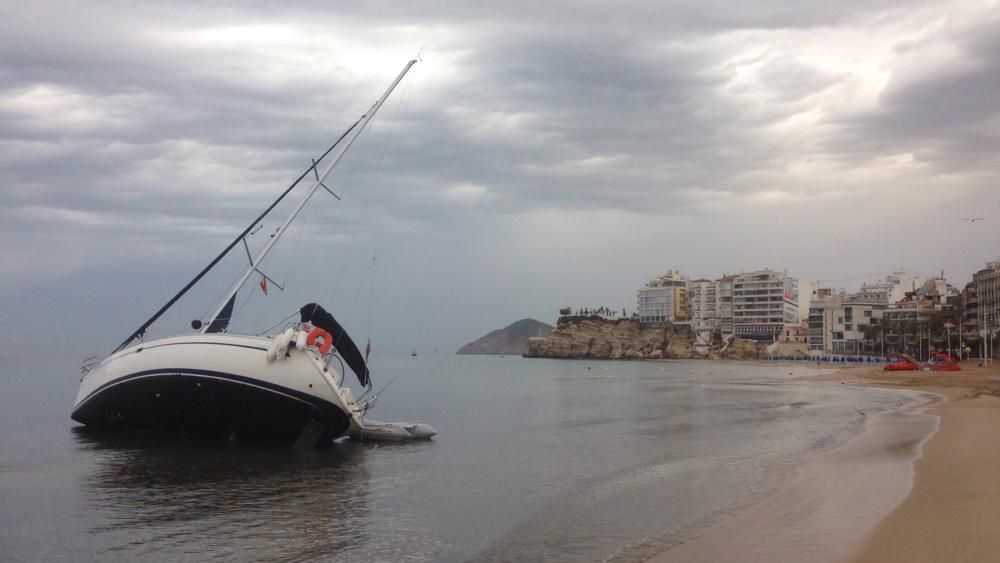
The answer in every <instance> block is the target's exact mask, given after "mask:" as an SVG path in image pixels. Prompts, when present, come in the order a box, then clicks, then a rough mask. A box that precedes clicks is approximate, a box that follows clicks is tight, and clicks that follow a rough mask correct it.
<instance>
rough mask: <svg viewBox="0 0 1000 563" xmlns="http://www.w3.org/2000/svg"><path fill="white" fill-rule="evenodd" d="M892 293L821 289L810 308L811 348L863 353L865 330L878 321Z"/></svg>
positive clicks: (829, 351) (844, 352)
mask: <svg viewBox="0 0 1000 563" xmlns="http://www.w3.org/2000/svg"><path fill="white" fill-rule="evenodd" d="M889 294H890V293H889V292H888V291H886V292H875V291H867V292H866V291H861V292H858V293H852V294H846V293H843V292H841V293H837V294H831V293H830V292H829V291H828V290H827V291H823V290H820V292H819V293H817V296H816V297H814V298H813V300H812V303H811V305H810V307H809V321H808V327H809V349H810V350H815V351H822V352H828V353H834V354H860V353H861V352H862V351H863V346H864V341H865V333H864V331H865V329H866V328H867V327H868V326H869V325H871V324H874V323H878V322H879V319H881V318H882V316H883V314H884V313H885V311H886V308H887V307H888V305H889V303H888V300H887V299H888V296H889Z"/></svg>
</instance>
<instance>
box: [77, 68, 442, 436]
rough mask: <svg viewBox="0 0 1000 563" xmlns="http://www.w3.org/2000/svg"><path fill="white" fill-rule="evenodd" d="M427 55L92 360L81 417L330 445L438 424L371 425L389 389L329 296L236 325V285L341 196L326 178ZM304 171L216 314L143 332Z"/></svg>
mask: <svg viewBox="0 0 1000 563" xmlns="http://www.w3.org/2000/svg"><path fill="white" fill-rule="evenodd" d="M416 62H417V61H416V60H411V61H409V62H408V63H407V64H406V65H405V67H404V68H403V70H402V71H401V72H400V73H399V75H398V76H397V77H396V78H395V80H394V81H393V82H392V84H391V85H390V86H389V88H388V89H387V90H386V91H385V92H384V93H383V94H382V96H381V97H380V98H379V99H378V100H377V101H376V102H375V104H374V105H372V106H371V108H370V109H369V110H368V111H367V112H366V113H364V114H363V115H362V116H361V117H360V118H359V119H358V120H357V121H355V122H354V124H353V125H351V126H350V127H349V128H348V129H347V131H345V132H344V134H343V135H341V136H340V138H339V139H337V141H336V142H335V143H334V144H333V145H332V146H330V148H328V149H327V150H326V152H324V153H323V154H322V155H321V156H320V158H319V159H317V160H314V161H313V163H312V166H310V167H309V168H308V169H307V170H306V171H305V172H304V173H303V174H302V175H301V176H299V178H298V179H297V180H295V181H294V182H293V183H292V185H291V186H289V187H288V188H287V189H286V190H285V191H284V192H283V193H282V194H281V195H280V196H279V197H278V198H277V199H276V200H275V201H274V202H273V203H272V204H271V205H270V206H269V207H268V208H267V209H265V210H264V212H263V213H261V214H260V215H259V216H258V217H257V218H256V219H254V221H253V222H252V223H251V224H250V225H249V226H248V227H247V228H246V229H245V230H244V231H243V232H242V233H241V234H240V235H239V236H237V237H236V239H234V240H233V241H232V242H231V243H230V244H229V245H228V246H227V247H226V248H225V249H224V250H223V251H222V252H221V253H220V254H219V255H218V256H216V257H215V259H214V260H212V261H211V262H210V263H209V264H208V266H206V267H205V268H204V269H203V270H202V271H201V272H200V273H199V274H198V275H197V276H195V277H194V279H192V280H191V281H190V282H189V283H188V284H187V285H186V286H184V288H183V289H181V290H180V291H179V292H178V293H177V294H176V295H174V297H172V298H171V299H170V300H169V301H167V303H166V304H164V305H163V306H162V307H161V308H160V309H159V310H158V311H157V312H156V313H155V314H154V315H153V316H152V317H150V318H149V319H148V320H147V321H146V322H144V323H143V324H142V326H140V327H139V328H138V329H137V330H136V331H134V332H133V333H132V334H131V335H130V336H129V337H128V338H126V339H125V341H124V342H122V344H121V345H120V346H118V348H117V349H115V350H114V351H113V352H112V353H111V354H110V355H108V356H107V357H105V358H103V359H101V360H91V361H89V362H85V364H84V366H83V368H82V374H83V376H82V378H81V381H80V390H79V392H78V394H77V397H76V401H75V403H74V405H73V409H72V412H71V415H70V416H71V417H72V418H73V420H76V421H77V422H80V423H83V424H85V425H88V426H97V427H110V428H128V429H133V430H138V431H154V432H168V433H177V434H183V435H196V436H205V437H214V438H224V439H238V440H243V441H266V442H282V443H295V444H297V445H321V444H324V443H328V442H330V441H331V440H334V439H336V438H338V437H341V436H344V435H349V436H351V437H352V438H360V439H378V438H380V437H384V438H387V439H396V440H398V439H410V438H412V439H422V438H430V437H431V436H433V435H434V434H435V433H436V432H435V431H434V429H433V428H431V427H430V426H429V425H427V424H424V423H415V422H408V423H383V422H374V421H372V422H371V423H366V421H365V413H366V412H367V411H368V410H369V409H370V408H371V407H372V406H373V405H374V403H375V401H376V400H377V399H378V393H373V392H372V381H371V374H370V372H369V370H368V366H367V358H366V357H365V356H363V355H362V354H361V352H360V351H359V350H358V347H357V345H356V344H355V343H354V341H353V340H352V339H351V337H350V336H349V335H348V334H347V332H346V331H345V330H344V329H343V327H342V326H341V325H340V323H339V322H338V321H337V320H336V319H335V318H334V316H333V315H332V314H330V313H329V312H327V311H326V310H325V309H323V307H322V306H320V305H319V304H316V303H309V304H306V305H304V306H303V307H302V308H301V309H300V310H299V311H298V316H299V318H298V319H297V321H290V317H288V318H286V319H285V320H283V321H280V322H279V325H280V324H281V322H286V321H290V322H287V324H286V325H285V326H276V327H272V328H277V329H278V331H277V332H276V334H273V335H267V334H261V335H257V334H254V335H250V334H234V333H231V332H229V324H230V321H231V320H232V319H233V316H234V313H233V309H234V304H235V301H236V294H237V292H239V291H240V289H241V288H242V287H243V286H244V285H245V284H246V283H247V281H248V280H249V279H250V278H251V276H252V275H253V274H254V273H258V274H260V275H261V276H263V278H264V279H269V278H267V276H266V275H265V274H264V273H263V272H262V271H261V270H260V265H261V262H262V261H263V260H264V259H265V258H266V257H267V256H268V254H269V253H270V252H271V250H272V249H273V247H274V245H275V243H277V241H278V240H279V239H280V238H281V236H282V235H283V234H284V233H285V231H286V230H287V229H288V226H289V225H290V224H292V222H293V221H294V220H295V219H296V217H297V216H298V215H299V213H300V212H301V211H302V209H303V208H304V207H305V206H306V204H307V203H308V202H309V200H310V199H311V198H312V197H313V195H314V194H316V192H317V191H319V190H320V189H325V190H326V191H328V192H330V193H331V194H332V195H334V197H337V199H338V200H339V199H340V198H339V197H338V196H336V194H335V193H334V192H333V191H332V190H330V188H329V187H328V186H327V185H326V184H324V180H325V179H326V178H327V176H328V175H329V174H330V172H331V171H332V170H333V169H334V167H335V166H336V165H337V164H338V163H339V162H340V160H341V159H342V158H343V157H344V155H345V154H346V153H347V151H348V150H349V149H350V147H351V145H352V144H353V143H354V141H355V140H356V139H357V138H358V136H359V135H360V134H361V133H362V131H364V129H365V127H366V126H367V125H368V123H369V122H370V121H371V120H372V118H373V117H375V114H376V113H377V112H378V110H379V108H381V107H382V104H383V103H384V102H385V101H386V99H388V97H389V95H390V94H391V93H392V91H393V90H394V89H395V88H396V86H397V85H398V84H399V83H400V81H402V79H403V77H404V76H405V75H406V73H407V72H408V71H409V70H410V68H411V67H412V66H413V65H414V64H416ZM335 149H336V150H337V151H338V152H334V150H335ZM321 165H323V166H325V169H324V170H323V171H322V172H320V169H319V167H320V166H321ZM307 179H308V180H307ZM303 180H307V181H306V184H305V185H309V183H311V187H309V189H307V190H306V191H305V193H304V195H303V196H302V198H301V200H300V201H299V202H298V204H297V205H296V206H295V207H294V209H293V210H292V212H291V214H290V215H289V216H288V217H287V218H286V219H285V220H284V222H283V223H282V224H281V226H280V227H278V229H277V230H276V231H275V232H274V234H273V235H272V236H271V238H270V240H269V241H268V242H267V244H266V245H265V246H264V247H263V248H262V249H261V250H260V252H259V253H258V254H257V255H256V256H253V257H252V258H251V259H250V264H249V266H248V267H247V268H246V269H245V270H244V272H243V274H242V275H241V276H240V277H239V278H238V279H237V281H236V282H235V283H234V284H233V286H232V287H231V288H230V289H229V291H228V292H227V293H226V294H225V295H224V296H222V298H221V299H220V300H219V305H218V306H217V308H216V309H215V311H214V313H213V314H212V315H211V316H210V318H209V319H208V320H207V322H203V321H202V320H195V321H192V323H191V327H192V329H193V332H192V333H189V334H182V335H179V336H172V337H167V338H159V339H155V340H150V341H144V336H145V334H146V330H147V329H148V328H149V327H150V325H152V324H153V323H154V322H155V321H156V320H157V319H159V318H160V316H161V315H163V314H164V313H165V312H166V311H167V310H168V309H169V308H170V307H171V306H173V305H174V303H176V302H177V300H178V299H180V298H181V296H183V295H184V294H185V293H186V292H187V291H188V290H190V289H191V288H192V287H193V286H194V285H195V284H197V283H198V282H199V281H200V280H201V279H202V277H204V276H205V274H207V273H208V272H209V271H210V270H211V269H212V268H213V267H215V265H216V264H218V262H219V261H220V260H221V259H222V258H223V257H224V256H226V255H227V254H228V253H229V252H230V251H231V250H232V249H233V248H234V247H236V246H238V245H239V244H240V243H243V244H244V246H245V248H246V249H247V255H248V257H250V251H249V246H248V245H246V242H245V241H246V237H247V236H248V235H250V234H252V232H253V231H254V229H255V228H257V227H258V225H260V222H261V220H262V219H263V218H264V217H265V216H267V215H268V214H269V213H270V212H271V211H272V210H273V209H274V208H275V206H277V205H278V203H279V202H281V201H282V200H283V199H284V198H285V196H287V195H288V194H289V193H290V192H291V191H292V190H293V188H295V187H296V186H297V185H299V184H300V183H303ZM261 283H264V282H263V281H262V282H261ZM345 366H346V368H350V370H351V371H352V372H353V373H354V374H355V376H356V377H357V379H358V381H359V382H360V384H361V386H362V387H363V388H364V392H363V393H362V394H361V395H360V396H358V397H355V396H354V394H353V392H352V391H351V389H350V387H348V386H347V385H346V384H345V383H344V375H345V371H346V368H345ZM366 425H367V426H366Z"/></svg>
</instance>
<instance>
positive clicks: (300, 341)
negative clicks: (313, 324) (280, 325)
mask: <svg viewBox="0 0 1000 563" xmlns="http://www.w3.org/2000/svg"><path fill="white" fill-rule="evenodd" d="M306 338H308V335H307V333H306V331H304V330H300V331H298V332H296V333H295V347H296V348H298V349H299V350H305V349H306Z"/></svg>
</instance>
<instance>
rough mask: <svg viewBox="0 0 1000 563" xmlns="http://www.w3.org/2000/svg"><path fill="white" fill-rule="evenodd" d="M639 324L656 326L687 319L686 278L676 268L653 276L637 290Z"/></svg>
mask: <svg viewBox="0 0 1000 563" xmlns="http://www.w3.org/2000/svg"><path fill="white" fill-rule="evenodd" d="M637 297H638V305H639V306H638V309H639V324H641V325H643V326H657V325H665V324H668V323H675V322H684V321H687V320H688V318H689V317H688V295H687V278H685V277H684V276H683V275H681V273H680V272H679V271H677V270H670V271H668V272H667V273H666V274H664V275H662V276H660V277H658V278H653V279H652V280H650V281H649V282H647V283H646V285H645V286H643V287H641V288H639V291H638V296H637Z"/></svg>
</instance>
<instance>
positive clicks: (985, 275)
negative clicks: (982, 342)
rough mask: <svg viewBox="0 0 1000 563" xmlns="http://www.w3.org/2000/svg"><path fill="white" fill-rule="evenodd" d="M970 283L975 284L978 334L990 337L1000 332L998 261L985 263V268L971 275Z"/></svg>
mask: <svg viewBox="0 0 1000 563" xmlns="http://www.w3.org/2000/svg"><path fill="white" fill-rule="evenodd" d="M972 281H973V283H975V284H976V295H977V298H978V300H979V312H978V314H979V327H980V334H989V335H990V336H991V337H992V336H994V335H996V334H997V332H998V330H1000V261H996V262H989V263H987V264H986V267H985V268H983V269H982V270H979V271H978V272H976V273H975V274H972ZM992 347H993V346H991V348H992Z"/></svg>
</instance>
